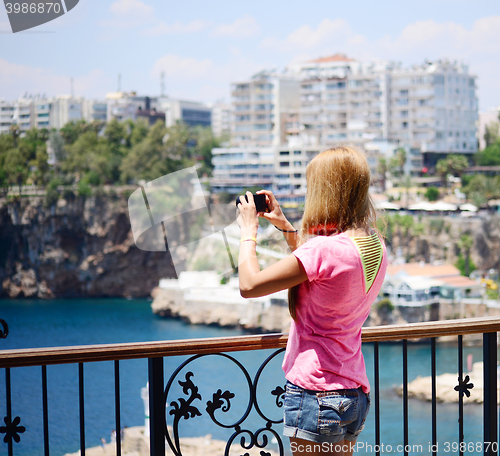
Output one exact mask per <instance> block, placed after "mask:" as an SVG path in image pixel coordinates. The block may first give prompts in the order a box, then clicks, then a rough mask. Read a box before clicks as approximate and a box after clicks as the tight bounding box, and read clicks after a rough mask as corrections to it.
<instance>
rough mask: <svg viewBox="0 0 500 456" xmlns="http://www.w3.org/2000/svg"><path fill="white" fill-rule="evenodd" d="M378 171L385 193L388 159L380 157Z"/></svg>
mask: <svg viewBox="0 0 500 456" xmlns="http://www.w3.org/2000/svg"><path fill="white" fill-rule="evenodd" d="M377 171H378V175H379V179H380V187H381V188H382V193H385V190H386V186H387V159H385V158H380V159H379V161H378V167H377Z"/></svg>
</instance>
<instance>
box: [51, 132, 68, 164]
mask: <svg viewBox="0 0 500 456" xmlns="http://www.w3.org/2000/svg"><path fill="white" fill-rule="evenodd" d="M49 147H50V148H51V149H52V152H53V153H54V159H55V163H56V166H58V164H60V163H61V162H62V161H64V160H65V159H66V151H65V149H64V139H63V137H62V136H61V133H59V131H57V130H55V129H54V130H52V131H51V132H50V134H49Z"/></svg>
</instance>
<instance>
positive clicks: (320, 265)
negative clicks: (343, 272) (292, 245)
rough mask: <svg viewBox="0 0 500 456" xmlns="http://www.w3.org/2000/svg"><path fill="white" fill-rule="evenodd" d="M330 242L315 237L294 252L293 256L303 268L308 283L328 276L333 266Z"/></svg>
mask: <svg viewBox="0 0 500 456" xmlns="http://www.w3.org/2000/svg"><path fill="white" fill-rule="evenodd" d="M328 241H329V242H328ZM331 242H332V240H331V239H326V238H325V237H322V236H317V237H315V238H312V239H309V240H308V241H307V242H306V243H304V244H302V245H301V246H300V247H299V248H297V249H295V250H294V252H293V254H294V255H295V256H296V257H297V259H298V260H299V261H300V263H301V264H302V266H303V267H304V270H305V271H306V274H307V278H308V280H309V282H312V281H314V280H318V279H321V278H322V277H325V276H329V275H330V273H331V269H332V268H333V267H334V266H335V265H334V258H332V255H331V249H330V247H331V246H330V243H331ZM327 257H328V258H327Z"/></svg>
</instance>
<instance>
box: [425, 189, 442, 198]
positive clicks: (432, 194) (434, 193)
mask: <svg viewBox="0 0 500 456" xmlns="http://www.w3.org/2000/svg"><path fill="white" fill-rule="evenodd" d="M425 197H426V198H427V199H428V200H429V201H437V199H438V198H439V189H438V188H437V187H427V190H426V191H425Z"/></svg>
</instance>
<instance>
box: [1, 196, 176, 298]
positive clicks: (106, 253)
mask: <svg viewBox="0 0 500 456" xmlns="http://www.w3.org/2000/svg"><path fill="white" fill-rule="evenodd" d="M163 277H171V278H175V277H176V276H175V270H174V267H173V265H172V262H171V259H170V256H169V254H168V253H162V252H159V253H158V252H146V251H142V250H139V249H138V248H137V247H136V246H135V244H134V240H133V237H132V233H131V231H130V223H129V217H128V209H127V200H126V198H125V197H124V196H116V195H114V196H113V195H105V196H102V197H91V198H86V199H84V198H78V197H73V198H68V200H66V199H59V201H58V202H57V204H56V205H54V206H52V207H50V208H46V207H44V204H43V198H40V197H30V198H26V197H23V198H20V199H18V200H17V201H9V202H7V201H6V200H0V296H2V297H11V298H16V297H40V298H50V297H86V296H89V297H90V296H120V297H146V296H147V297H149V296H150V294H151V290H152V289H153V288H154V287H155V286H157V285H158V281H159V279H160V278H163Z"/></svg>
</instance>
